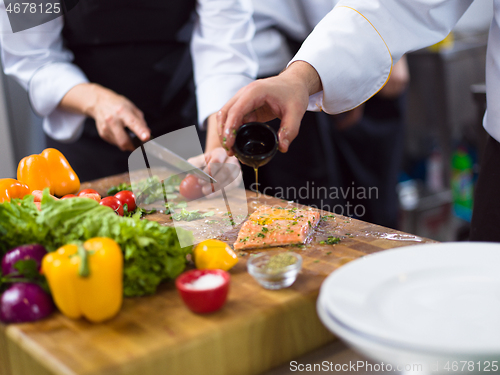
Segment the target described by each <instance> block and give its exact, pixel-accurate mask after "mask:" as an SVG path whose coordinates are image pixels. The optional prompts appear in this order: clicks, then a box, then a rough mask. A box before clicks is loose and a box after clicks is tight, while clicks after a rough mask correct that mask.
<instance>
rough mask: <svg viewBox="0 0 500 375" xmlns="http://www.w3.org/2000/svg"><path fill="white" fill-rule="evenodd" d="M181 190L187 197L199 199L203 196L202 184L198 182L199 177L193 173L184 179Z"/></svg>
mask: <svg viewBox="0 0 500 375" xmlns="http://www.w3.org/2000/svg"><path fill="white" fill-rule="evenodd" d="M179 192H180V193H181V195H182V196H184V197H185V198H187V199H198V198H201V197H203V192H202V191H201V185H200V184H199V183H198V177H196V176H194V175H192V174H188V175H187V176H186V178H185V179H184V180H182V182H181V185H180V187H179Z"/></svg>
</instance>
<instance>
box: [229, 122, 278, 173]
mask: <svg viewBox="0 0 500 375" xmlns="http://www.w3.org/2000/svg"><path fill="white" fill-rule="evenodd" d="M276 151H278V135H277V134H276V132H275V131H274V129H273V128H271V127H270V126H269V125H267V124H264V123H262V122H249V123H247V124H244V125H242V126H241V127H240V128H239V129H238V130H237V132H236V138H235V141H234V153H235V155H236V157H237V158H238V159H239V160H240V161H241V162H242V163H243V164H246V165H249V166H250V167H252V168H254V169H255V168H259V167H261V166H263V165H265V164H267V163H268V162H269V161H270V160H271V159H272V158H273V156H274V155H275V154H276Z"/></svg>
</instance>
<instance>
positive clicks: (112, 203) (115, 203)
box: [99, 197, 123, 216]
mask: <svg viewBox="0 0 500 375" xmlns="http://www.w3.org/2000/svg"><path fill="white" fill-rule="evenodd" d="M99 204H102V205H103V206H108V207H111V208H112V209H113V211H115V212H116V214H117V215H120V216H123V205H122V204H121V203H120V201H119V200H118V199H117V198H115V197H106V198H103V199H102V200H101V202H100V203H99Z"/></svg>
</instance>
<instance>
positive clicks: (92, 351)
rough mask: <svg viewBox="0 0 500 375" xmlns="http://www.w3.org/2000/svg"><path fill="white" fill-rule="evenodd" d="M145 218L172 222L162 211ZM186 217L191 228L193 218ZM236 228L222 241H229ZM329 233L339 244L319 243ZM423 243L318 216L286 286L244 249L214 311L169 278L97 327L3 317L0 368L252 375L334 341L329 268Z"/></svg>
mask: <svg viewBox="0 0 500 375" xmlns="http://www.w3.org/2000/svg"><path fill="white" fill-rule="evenodd" d="M126 179H127V176H126V175H120V176H115V177H110V178H107V179H102V180H99V181H96V182H94V183H92V184H84V186H82V189H83V188H88V187H92V188H95V189H96V190H98V191H99V192H100V193H103V194H104V193H105V191H106V190H107V188H109V187H110V186H113V185H116V184H118V183H120V182H123V181H125V180H126ZM261 199H262V200H263V201H265V202H266V203H268V204H273V205H274V204H276V205H281V206H286V205H287V204H288V203H287V202H285V201H282V200H279V199H276V198H270V197H264V198H261ZM241 204H246V202H243V201H242V202H241ZM323 214H325V215H328V214H329V213H326V212H323ZM148 219H152V220H157V221H160V222H162V223H165V224H167V225H168V224H169V223H170V219H169V218H168V217H167V216H166V215H162V214H155V215H151V216H150V217H148ZM221 219H223V218H221ZM190 224H191V225H193V228H194V229H196V228H195V227H196V225H195V222H191V223H190ZM238 229H239V228H236V229H235V230H232V231H229V232H228V233H225V234H224V236H222V239H223V240H225V241H226V242H228V243H230V244H232V243H233V242H234V240H235V238H236V235H237V232H238ZM328 235H334V236H339V237H341V238H342V241H341V242H340V243H339V244H336V245H321V244H319V242H320V241H322V240H324V239H325V238H326V237H327V236H328ZM428 242H432V241H431V240H427V239H422V238H418V237H415V236H411V235H407V234H404V233H401V232H398V231H395V230H392V229H387V228H383V227H380V226H376V225H373V224H369V223H366V222H363V221H359V220H354V219H349V218H347V217H344V216H340V215H335V217H334V218H328V219H327V220H325V221H321V222H320V226H319V228H318V230H317V232H316V234H315V235H314V237H313V240H312V242H311V243H310V244H309V245H307V246H306V247H304V248H296V249H294V250H295V251H297V252H299V253H300V254H301V255H302V257H303V259H304V262H303V268H302V271H301V273H300V274H299V276H298V278H297V281H296V282H295V283H294V284H293V285H292V286H291V287H290V288H287V289H283V290H278V291H269V290H265V289H263V288H262V287H260V286H259V285H258V284H257V282H256V281H255V280H253V278H252V277H251V276H250V275H249V274H248V272H247V271H246V260H247V258H248V255H246V254H245V255H243V253H240V261H239V263H238V264H237V265H236V266H235V267H234V268H233V269H232V270H231V271H230V273H231V286H230V293H229V297H228V301H227V303H226V305H225V306H224V307H223V308H222V309H221V310H220V311H218V312H216V313H213V314H210V315H197V314H194V313H192V312H190V311H189V310H188V309H187V308H186V307H185V306H184V304H183V302H182V300H181V299H180V297H179V296H178V294H177V291H176V289H175V286H174V284H173V282H167V283H165V284H163V285H161V286H160V288H159V290H158V292H157V293H156V294H155V295H153V296H148V297H140V298H127V299H125V301H124V305H123V308H122V310H121V311H120V313H119V315H118V316H117V317H116V318H114V319H113V320H111V321H109V322H106V323H103V324H91V323H89V322H86V321H85V320H71V319H68V318H66V317H64V316H63V315H61V314H59V313H55V314H53V315H52V316H51V317H50V318H48V319H45V320H43V321H39V322H35V323H26V324H11V325H8V326H6V325H1V324H0V374H2V375H11V374H16V375H17V374H25V375H43V374H85V375H104V374H106V375H114V374H117V375H118V374H134V375H136V374H140V375H149V374H151V375H153V374H154V375H158V374H228V375H234V374H258V373H261V372H263V371H265V370H268V369H270V368H273V367H275V366H278V365H280V364H283V363H285V362H287V361H289V360H291V359H293V358H295V357H297V356H300V355H301V354H304V353H306V352H308V351H311V350H313V349H315V348H318V347H320V346H322V345H325V344H326V343H328V342H330V341H332V340H334V337H333V335H331V334H330V333H329V332H328V331H327V330H326V328H325V327H324V326H323V325H322V324H321V322H320V321H319V319H318V317H317V315H316V298H317V296H318V293H319V288H320V286H321V283H322V281H323V280H324V279H325V277H326V276H328V275H329V274H330V273H331V272H332V271H334V270H335V269H336V268H338V267H340V266H342V265H343V264H345V263H347V262H349V261H351V260H354V259H357V258H359V257H362V256H364V255H367V254H371V253H374V252H377V251H381V250H384V249H390V248H395V247H400V246H406V245H416V244H421V243H428ZM281 249H282V250H283V251H287V250H288V249H286V248H281Z"/></svg>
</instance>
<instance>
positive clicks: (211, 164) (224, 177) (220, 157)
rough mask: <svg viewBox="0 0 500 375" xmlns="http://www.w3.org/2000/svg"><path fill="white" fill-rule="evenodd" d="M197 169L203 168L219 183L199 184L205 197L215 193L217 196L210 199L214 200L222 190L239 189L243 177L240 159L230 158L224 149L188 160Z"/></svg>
mask: <svg viewBox="0 0 500 375" xmlns="http://www.w3.org/2000/svg"><path fill="white" fill-rule="evenodd" d="M188 161H189V162H190V163H191V164H193V165H194V166H195V167H198V168H203V171H204V172H206V173H208V174H209V175H210V176H212V177H213V178H214V179H215V180H217V183H215V184H213V189H214V190H212V184H211V183H210V182H208V181H205V180H202V179H199V181H198V182H199V184H200V185H201V186H202V192H203V195H210V194H212V193H213V191H215V194H212V195H210V197H209V198H214V197H216V196H218V195H220V194H221V193H220V189H222V188H224V189H225V190H230V189H234V188H236V187H238V186H239V185H240V184H241V183H242V181H243V177H242V174H241V167H240V163H239V162H238V159H236V158H235V157H234V156H228V155H227V153H226V151H225V150H224V149H223V148H222V147H217V148H215V149H213V150H212V151H208V152H205V153H204V154H201V155H198V156H195V157H193V158H190V159H188Z"/></svg>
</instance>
